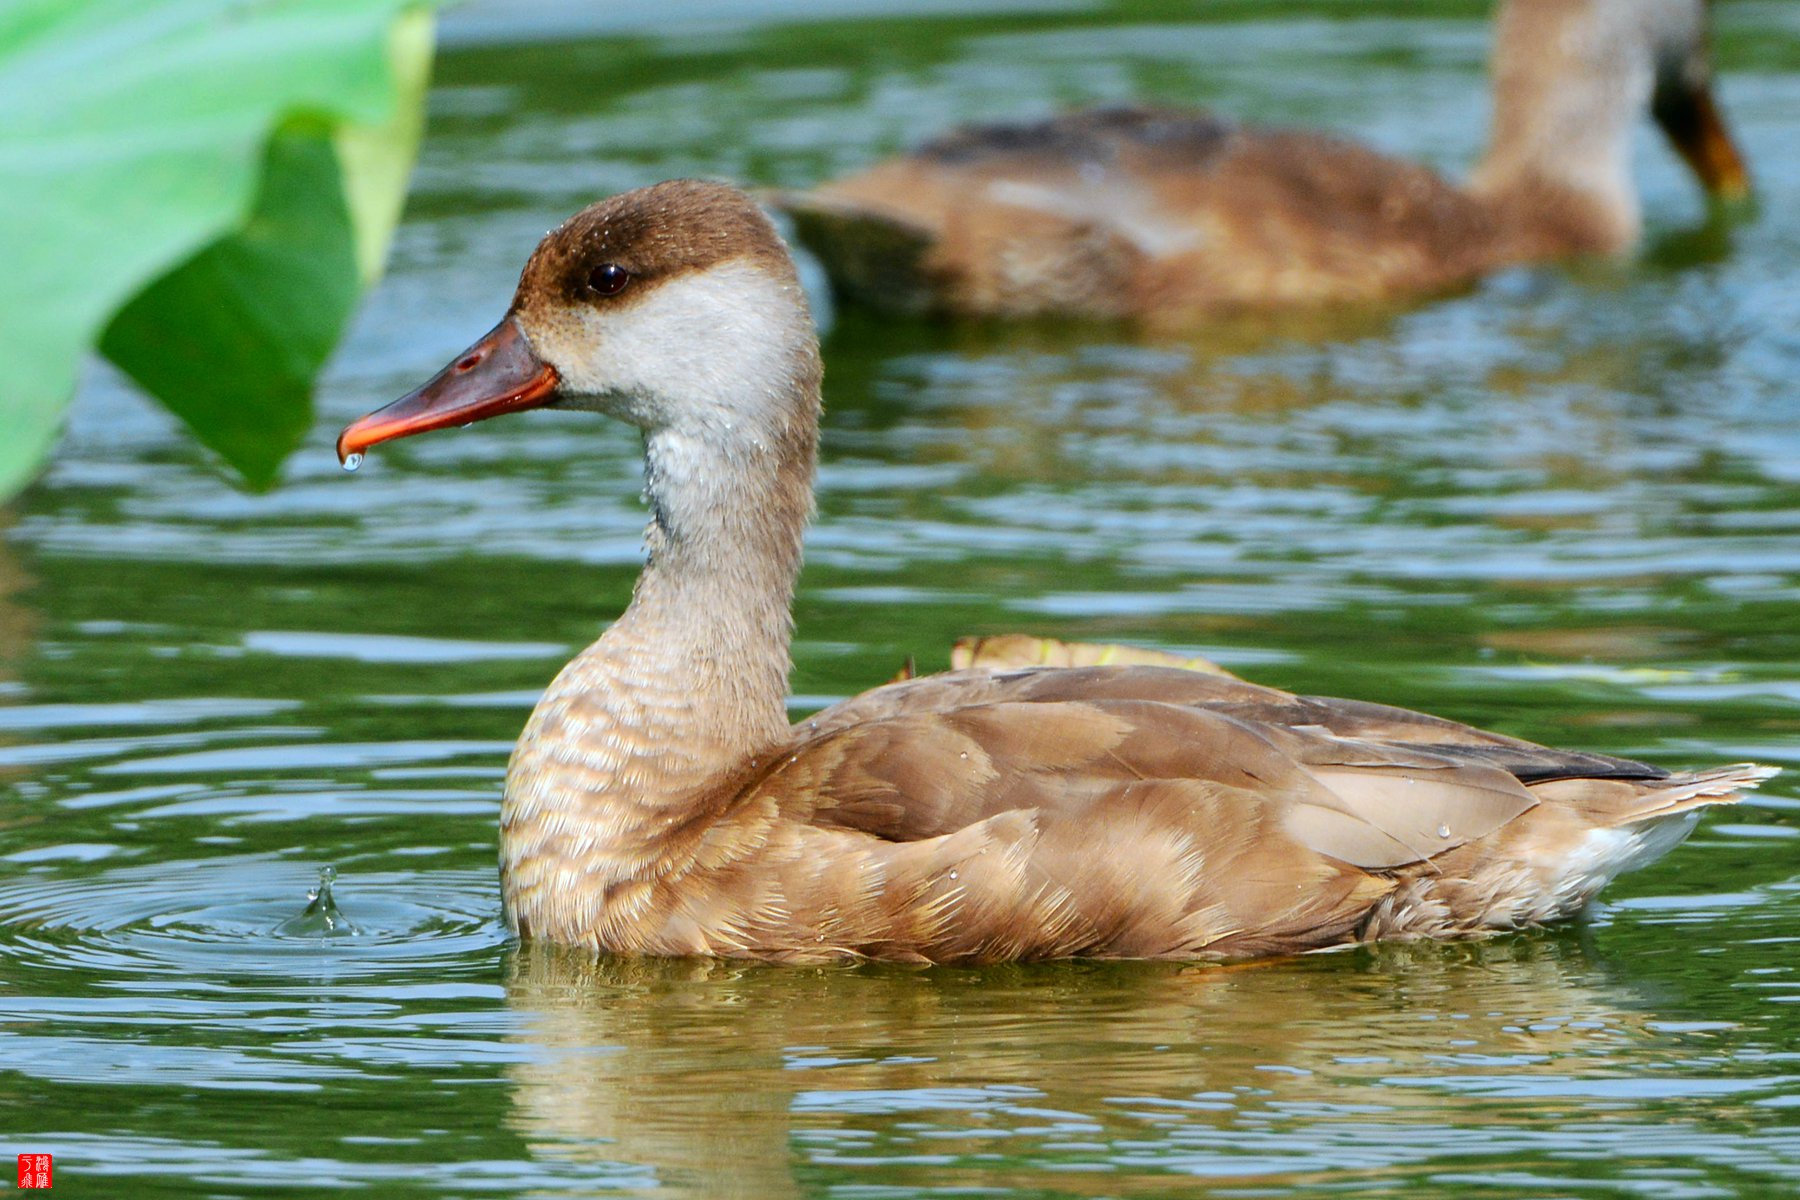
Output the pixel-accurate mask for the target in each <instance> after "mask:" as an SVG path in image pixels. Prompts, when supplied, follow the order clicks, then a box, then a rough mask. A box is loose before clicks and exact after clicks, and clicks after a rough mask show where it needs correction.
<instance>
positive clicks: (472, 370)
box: [337, 317, 559, 465]
mask: <svg viewBox="0 0 1800 1200" xmlns="http://www.w3.org/2000/svg"><path fill="white" fill-rule="evenodd" d="M558 382H559V380H558V379H557V376H556V368H554V367H552V366H550V364H548V363H546V362H544V361H543V360H542V359H540V358H539V357H538V356H537V355H536V354H534V353H532V350H531V343H529V342H527V341H526V340H525V335H524V334H523V333H521V332H520V331H519V326H518V323H517V322H516V321H514V320H513V318H511V317H508V318H506V320H504V321H502V322H500V323H499V324H498V325H496V326H494V327H493V328H492V329H490V330H489V331H488V332H487V334H486V335H485V336H484V337H482V339H481V340H480V341H478V342H476V343H475V344H474V345H473V346H470V347H469V348H468V349H467V350H464V351H463V352H462V353H461V354H459V355H457V356H456V361H454V362H452V363H451V364H450V365H449V366H447V367H445V368H444V369H443V370H441V371H439V372H438V373H437V374H436V375H433V376H432V377H431V378H430V379H429V380H428V381H426V383H425V385H424V386H423V387H420V388H417V389H415V390H414V391H411V392H408V393H407V394H406V395H404V396H402V397H400V399H398V400H396V401H394V402H393V403H392V404H390V405H388V406H387V407H385V408H378V409H376V410H375V411H374V412H372V413H370V414H369V415H368V416H366V417H362V418H359V419H358V420H356V421H353V422H352V423H351V424H350V426H349V427H348V428H346V429H345V430H344V432H342V433H340V434H339V435H338V442H337V453H338V461H339V462H342V463H345V464H346V465H348V464H349V463H350V459H351V457H352V456H355V457H356V458H357V460H358V461H360V460H361V457H362V453H363V451H365V450H367V449H368V448H369V447H370V446H374V445H378V444H380V443H382V442H391V441H393V440H394V439H395V438H403V437H411V436H412V435H413V434H415V433H426V432H429V431H430V430H433V429H444V428H446V427H448V426H451V425H467V424H468V423H469V422H471V421H481V420H485V419H486V418H488V417H497V416H499V415H500V414H501V413H509V412H518V411H520V410H521V409H526V408H537V407H539V406H541V405H544V404H548V403H550V401H551V400H553V399H555V398H556V385H557V383H558Z"/></svg>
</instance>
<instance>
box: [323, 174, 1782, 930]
mask: <svg viewBox="0 0 1800 1200" xmlns="http://www.w3.org/2000/svg"><path fill="white" fill-rule="evenodd" d="M820 374H821V371H820V362H819V353H818V341H817V337H816V335H815V333H814V331H813V326H812V322H811V318H810V316H809V314H808V312H807V308H806V302H805V297H804V295H803V293H802V291H801V289H800V286H799V283H798V280H797V279H796V277H795V274H794V269H793V263H792V260H791V259H790V257H789V255H788V252H787V249H786V247H785V246H784V245H783V244H782V242H781V240H780V238H779V236H778V235H777V234H776V232H775V230H774V227H773V226H772V225H771V224H770V223H769V221H768V219H767V218H766V217H765V216H764V215H763V214H762V213H761V212H760V211H759V210H758V209H757V208H756V207H755V205H754V204H753V203H752V202H751V201H750V199H749V198H748V197H746V196H745V195H744V194H743V193H741V192H738V191H736V190H735V189H732V188H729V187H725V186H723V185H719V184H710V183H698V182H692V181H677V182H672V183H665V184H659V185H657V186H654V187H650V188H645V189H642V190H640V191H636V192H630V193H626V194H624V195H621V196H616V197H614V198H612V199H611V200H608V201H605V202H603V203H600V204H596V205H594V206H592V207H590V208H588V209H586V210H584V211H583V212H581V213H579V214H578V215H576V216H575V217H573V218H571V219H570V220H569V221H567V222H566V223H564V224H563V225H562V226H561V227H559V228H558V229H556V230H554V231H552V232H551V233H550V234H549V235H548V236H547V237H546V238H545V239H544V240H543V242H542V243H541V244H540V245H539V246H538V248H537V250H536V252H535V253H534V254H533V255H532V256H531V259H530V261H529V262H528V263H527V264H526V266H525V269H524V272H523V274H522V276H521V278H520V282H519V287H518V291H517V293H516V294H515V296H514V299H513V304H512V307H511V309H510V310H509V311H508V313H507V315H506V317H505V318H504V319H503V320H502V321H501V323H500V324H499V325H498V326H496V327H495V329H494V330H493V331H492V332H490V333H489V334H488V335H487V336H486V337H484V338H483V339H482V340H480V341H479V342H477V343H476V344H475V345H473V346H471V347H470V348H469V349H468V350H467V351H465V352H464V353H463V354H462V355H460V356H458V358H457V359H456V360H455V361H454V362H453V363H452V364H451V365H450V366H448V367H446V368H444V370H443V371H441V372H440V373H439V374H438V375H437V376H436V377H434V378H433V379H432V380H431V381H429V382H428V383H426V384H425V385H424V386H423V387H421V388H420V389H418V390H417V391H415V392H413V393H411V394H409V395H407V396H405V397H403V398H401V399H400V400H397V401H395V402H394V403H393V404H391V405H389V406H388V407H387V408H384V409H382V410H380V411H378V412H375V413H372V414H370V415H369V416H366V417H364V418H362V419H360V420H359V421H357V422H355V423H354V424H352V425H351V426H350V427H349V428H347V429H346V430H345V431H344V433H343V434H342V436H341V437H340V438H339V442H338V449H339V454H340V456H342V457H344V458H346V460H347V459H348V458H349V456H351V455H360V454H361V453H363V452H364V451H365V450H366V449H367V448H368V447H370V446H372V445H374V444H376V443H378V442H382V441H386V440H389V439H391V438H397V437H404V436H407V435H409V434H413V433H418V432H422V431H425V430H428V429H436V428H442V427H444V426H448V425H462V424H467V423H469V422H471V421H475V420H480V419H482V418H485V417H489V416H494V415H498V414H500V413H504V412H513V411H517V410H520V409H524V408H530V407H537V406H546V405H557V406H560V407H564V408H578V409H589V410H593V411H598V412H603V413H606V414H609V415H611V416H614V417H616V418H618V419H620V420H624V421H627V422H629V423H631V424H633V425H636V426H637V427H638V428H640V429H641V430H642V431H643V434H644V439H645V457H646V470H645V491H646V495H647V498H648V502H649V506H650V512H651V521H650V525H649V529H648V532H647V534H646V542H647V545H648V549H649V561H648V563H647V565H646V566H645V568H644V571H643V573H642V575H641V576H640V577H639V579H638V583H637V586H636V588H635V590H634V593H633V597H632V601H631V603H630V605H629V607H628V608H627V609H626V610H625V612H624V614H623V615H622V616H621V617H620V618H619V619H618V620H617V621H616V622H615V623H614V624H613V625H612V627H611V628H610V629H608V630H607V631H606V632H605V634H604V635H603V636H602V637H601V638H600V639H599V640H598V641H597V642H595V643H594V644H593V645H592V646H590V647H589V648H588V649H587V650H585V651H583V652H582V653H581V654H580V655H578V656H577V657H576V658H575V659H574V660H573V661H572V662H570V663H569V664H568V666H566V667H565V668H564V669H563V671H562V673H561V674H560V675H559V676H558V677H557V678H556V680H555V681H554V682H553V683H552V684H551V685H550V687H549V689H548V690H547V692H546V693H545V694H544V696H543V698H542V700H541V701H540V702H539V703H538V705H537V707H536V709H535V711H534V712H533V714H532V716H531V718H530V721H529V723H528V724H527V726H526V729H525V732H524V734H523V735H522V737H521V738H520V741H519V744H518V746H517V748H516V750H515V752H514V754H513V758H512V762H511V764H510V767H509V770H508V773H507V783H506V792H505V798H504V801H503V805H502V812H501V821H500V856H501V872H502V881H503V884H502V886H503V891H504V895H505V900H506V909H507V913H508V919H509V920H510V921H511V923H512V925H513V927H514V928H515V929H516V930H517V931H518V932H519V934H520V935H521V936H524V937H532V938H540V939H546V940H550V941H555V942H562V943H569V944H574V945H583V946H588V947H591V948H593V949H595V950H598V951H609V952H619V953H628V954H651V955H720V956H745V957H763V958H773V959H782V960H812V959H826V958H846V957H870V958H886V959H902V960H914V961H921V960H922V961H933V962H945V961H959V962H981V961H992V960H998V959H1036V958H1056V957H1069V956H1100V957H1117V958H1186V957H1198V956H1213V957H1224V956H1247V955H1259V954H1276V953H1287V952H1294V951H1300V950H1308V949H1314V948H1320V947H1325V946H1332V945H1338V944H1343V943H1347V942H1351V941H1356V940H1360V939H1372V938H1379V937H1392V936H1452V935H1459V934H1469V933H1475V932H1479V931H1484V930H1491V929H1506V928H1514V927H1517V926H1521V925H1526V924H1530V923H1534V922H1539V921H1547V920H1553V919H1555V918H1558V917H1562V916H1566V915H1568V914H1569V913H1571V912H1574V911H1575V910H1577V909H1578V908H1580V907H1581V906H1582V905H1583V904H1585V903H1586V902H1587V901H1588V900H1589V899H1590V898H1591V897H1592V896H1593V895H1594V894H1595V893H1596V892H1597V891H1598V890H1599V889H1600V888H1601V887H1602V886H1604V885H1605V883H1606V882H1607V881H1608V880H1610V879H1611V878H1612V876H1613V875H1615V874H1617V873H1618V872H1620V871H1623V870H1628V869H1630V868H1632V867H1636V866H1639V865H1642V864H1644V863H1646V862H1649V861H1652V860H1654V859H1655V858H1657V857H1658V856H1660V855H1661V854H1662V853H1664V852H1665V851H1667V850H1668V849H1669V848H1671V847H1672V846H1674V845H1675V844H1676V843H1677V842H1679V841H1680V840H1681V838H1682V837H1683V836H1685V834H1686V833H1687V831H1688V829H1689V828H1691V826H1692V823H1693V819H1694V815H1695V813H1696V811H1697V810H1698V809H1699V808H1701V807H1704V806H1706V805H1709V804H1714V803H1721V802H1727V801H1730V800H1734V799H1736V798H1737V794H1738V792H1739V791H1740V790H1742V789H1745V788H1749V787H1752V786H1754V785H1755V784H1756V783H1757V782H1759V781H1760V780H1762V779H1763V778H1766V777H1767V776H1768V775H1769V774H1770V773H1771V772H1770V771H1768V770H1767V769H1766V768H1761V767H1755V766H1749V765H1739V766H1734V767H1726V768H1722V769H1718V770H1712V771H1705V772H1700V773H1697V774H1685V775H1670V774H1668V773H1667V772H1665V771H1662V770H1660V769H1658V768H1656V767H1652V766H1648V765H1645V764H1643V763H1636V762H1630V761H1627V760H1623V759H1615V758H1607V757H1603V756H1599V755H1590V754H1581V753H1572V752H1565V751H1558V750H1551V749H1547V748H1545V747H1542V746H1537V745H1533V744H1531V743H1527V742H1523V741H1519V740H1516V739H1513V738H1508V737H1503V736H1501V735H1498V734H1491V733H1484V732H1481V731H1479V730H1475V729H1471V728H1469V727H1467V726H1463V725H1458V724H1455V723H1454V722H1450V721H1445V720H1442V719H1439V718H1436V717H1430V716H1425V715H1422V714H1418V713H1412V712H1407V711H1404V710H1401V709H1396V708H1388V707H1385V706H1382V705H1375V704H1367V703H1362V702H1358V701H1347V700H1329V699H1318V698H1311V697H1301V696H1294V695H1290V694H1288V693H1286V692H1281V691H1277V690H1275V689H1272V688H1264V687H1258V686H1256V685H1254V684H1249V683H1245V682H1243V681H1241V680H1237V679H1234V678H1231V677H1228V676H1222V675H1217V674H1212V673H1209V672H1206V671H1204V670H1182V669H1170V668H1166V667H1160V666H1089V667H1073V666H1071V667H1043V668H1033V669H1025V670H1001V671H995V670H989V669H984V668H979V667H974V668H971V669H968V670H963V671H952V672H950V673H947V674H943V675H935V676H929V677H925V678H920V679H912V680H907V681H903V682H899V683H894V684H890V685H888V686H886V687H880V688H876V689H875V690H873V691H870V692H867V693H864V694H863V695H861V696H858V697H855V698H853V699H850V700H847V701H844V702H842V703H840V704H837V705H834V706H832V707H830V708H828V709H826V710H824V711H823V712H820V713H819V714H817V715H816V716H814V717H812V718H810V719H808V720H806V721H803V722H801V723H800V724H798V725H792V726H790V724H789V723H788V720H787V716H786V699H787V676H788V671H789V659H788V651H789V644H790V638H791V634H792V618H791V615H790V610H791V603H792V599H793V592H794V584H795V580H796V577H797V575H798V572H799V567H800V546H801V538H802V534H803V532H804V529H805V526H806V523H807V521H808V519H809V517H810V514H811V511H812V476H813V470H814V462H815V457H816V451H817V443H818V428H819V426H818V419H819V405H820V392H819V385H820Z"/></svg>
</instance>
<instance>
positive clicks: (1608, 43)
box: [777, 0, 1749, 324]
mask: <svg viewBox="0 0 1800 1200" xmlns="http://www.w3.org/2000/svg"><path fill="white" fill-rule="evenodd" d="M1493 77H1494V106H1493V128H1492V134H1491V137H1490V140H1489V146H1488V150H1487V153H1486V155H1485V156H1484V158H1483V159H1482V161H1481V163H1480V165H1479V166H1478V167H1477V168H1476V170H1475V171H1474V173H1473V175H1472V176H1471V177H1470V179H1469V182H1468V183H1467V185H1465V186H1458V185H1456V184H1454V183H1451V182H1449V181H1447V180H1445V179H1444V178H1442V177H1441V176H1439V175H1438V174H1437V173H1436V172H1434V171H1432V170H1431V169H1430V168H1428V167H1424V166H1421V165H1419V164H1416V163H1411V162H1406V161H1404V160H1401V159H1397V158H1392V157H1389V156H1387V155H1384V154H1381V153H1379V152H1377V151H1374V150H1371V149H1368V148H1367V147H1364V146H1359V145H1357V144H1355V143H1352V142H1348V141H1343V140H1340V139H1337V138H1334V137H1330V136H1326V135H1323V134H1317V133H1310V132H1297V131H1289V130H1276V129H1258V128H1255V127H1249V126H1240V125H1237V124H1235V123H1233V122H1230V121H1227V120H1224V119H1221V118H1219V117H1215V116H1213V115H1210V114H1207V113H1199V112H1184V111H1179V110H1173V109H1163V108H1106V109H1098V110H1092V111H1086V112H1077V113H1071V114H1067V115H1063V116H1058V117H1052V118H1050V119H1047V120H1042V121H1036V122H1028V123H1020V124H994V125H979V126H972V127H969V128H965V129H961V130H958V131H956V132H953V133H951V134H949V135H947V136H945V137H943V138H940V139H938V140H936V141H933V142H931V143H928V144H927V145H925V146H923V147H921V148H920V149H918V150H917V151H914V152H913V153H910V154H906V155H902V156H900V157H898V158H892V159H888V160H886V161H884V162H880V163H877V164H876V165H875V166H873V167H870V168H868V169H867V170H864V171H862V172H860V173H858V174H856V175H852V176H850V177H848V178H845V179H840V180H836V181H833V182H830V183H826V184H824V185H822V186H820V187H818V188H817V189H815V190H813V191H810V192H805V193H797V194H796V193H787V194H783V195H781V196H780V197H778V198H777V203H778V204H780V205H781V206H782V207H784V208H785V209H786V210H787V211H788V212H789V213H790V214H791V215H792V217H793V219H794V222H795V228H796V230H797V233H798V236H799V238H800V240H801V241H802V242H804V243H805V244H806V245H807V246H808V247H809V248H810V249H812V250H813V251H814V252H815V253H817V254H818V256H819V257H820V258H821V259H822V260H823V262H824V264H825V266H826V269H827V271H828V273H829V275H830V277H831V280H832V283H833V285H834V287H835V288H836V289H837V290H838V291H839V292H840V293H841V294H842V295H843V296H845V297H847V298H850V299H853V300H856V301H860V302H864V303H868V304H871V305H874V306H877V307H880V308H885V309H890V310H900V311H906V312H929V313H939V314H952V315H959V316H973V315H996V316H1006V317H1023V316H1033V315H1051V314H1056V315H1067V316H1076V317H1086V318H1137V319H1143V320H1148V321H1151V322H1153V323H1158V324H1182V323H1189V322H1193V321H1195V320H1198V319H1203V318H1204V317H1205V316H1206V315H1208V314H1213V313H1218V312H1222V311H1230V310H1241V309H1260V308H1278V307H1283V306H1292V305H1320V304H1331V303H1339V302H1349V301H1370V300H1380V299H1386V298H1393V297H1401V296H1406V295H1409V294H1416V293H1429V292H1436V291H1442V290H1444V289H1447V288H1452V287H1455V286H1457V285H1460V284H1465V283H1467V282H1468V281H1470V280H1472V279H1474V278H1476V277H1478V276H1480V275H1482V274H1484V273H1486V272H1488V271H1492V270H1494V269H1496V268H1498V267H1502V266H1505V265H1508V264H1512V263H1521V262H1532V261H1540V260H1547V259H1557V258H1564V257H1569V256H1573V255H1582V254H1614V253H1618V252H1620V251H1623V250H1625V249H1627V248H1629V247H1630V246H1631V245H1632V244H1633V243H1634V242H1635V241H1636V239H1637V236H1638V232H1639V212H1638V201H1637V192H1636V188H1635V187H1634V185H1633V182H1632V178H1631V171H1630V162H1629V159H1630V146H1631V133H1632V130H1633V128H1634V126H1635V125H1636V123H1637V121H1638V119H1639V118H1640V117H1641V116H1642V114H1643V113H1644V112H1645V111H1646V110H1648V111H1649V112H1650V113H1651V114H1652V115H1653V116H1654V117H1655V119H1656V121H1657V123H1658V124H1659V125H1660V126H1661V127H1662V129H1663V131H1664V132H1665V133H1666V134H1667V135H1668V137H1669V139H1670V141H1671V142H1672V143H1673V145H1674V146H1675V148H1676V149H1677V150H1678V151H1679V152H1680V153H1681V155H1682V157H1683V158H1685V159H1686V160H1687V162H1688V164H1689V165H1690V166H1691V167H1692V168H1693V170H1694V173H1695V174H1696V175H1697V176H1698V178H1699V179H1700V181H1701V183H1702V184H1703V185H1704V186H1705V187H1706V188H1707V190H1708V191H1709V192H1711V193H1712V194H1713V195H1715V196H1718V197H1721V198H1727V199H1731V198H1739V197H1742V196H1745V195H1747V194H1748V191H1749V176H1748V173H1747V171H1746V169H1745V166H1744V163H1743V160H1742V158H1741V157H1740V155H1739V153H1738V151H1737V148H1736V147H1735V145H1734V144H1733V142H1732V140H1731V136H1730V134H1729V133H1728V131H1727V129H1726V127H1725V124H1724V122H1723V120H1722V118H1721V116H1720V113H1719V110H1718V108H1717V106H1716V105H1715V103H1714V101H1713V97H1712V89H1711V84H1712V70H1711V65H1710V58H1709V53H1708V47H1707V33H1706V6H1705V3H1704V0H1502V2H1501V4H1500V6H1499V10H1498V13H1497V15H1496V19H1495V38H1494V57H1493Z"/></svg>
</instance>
